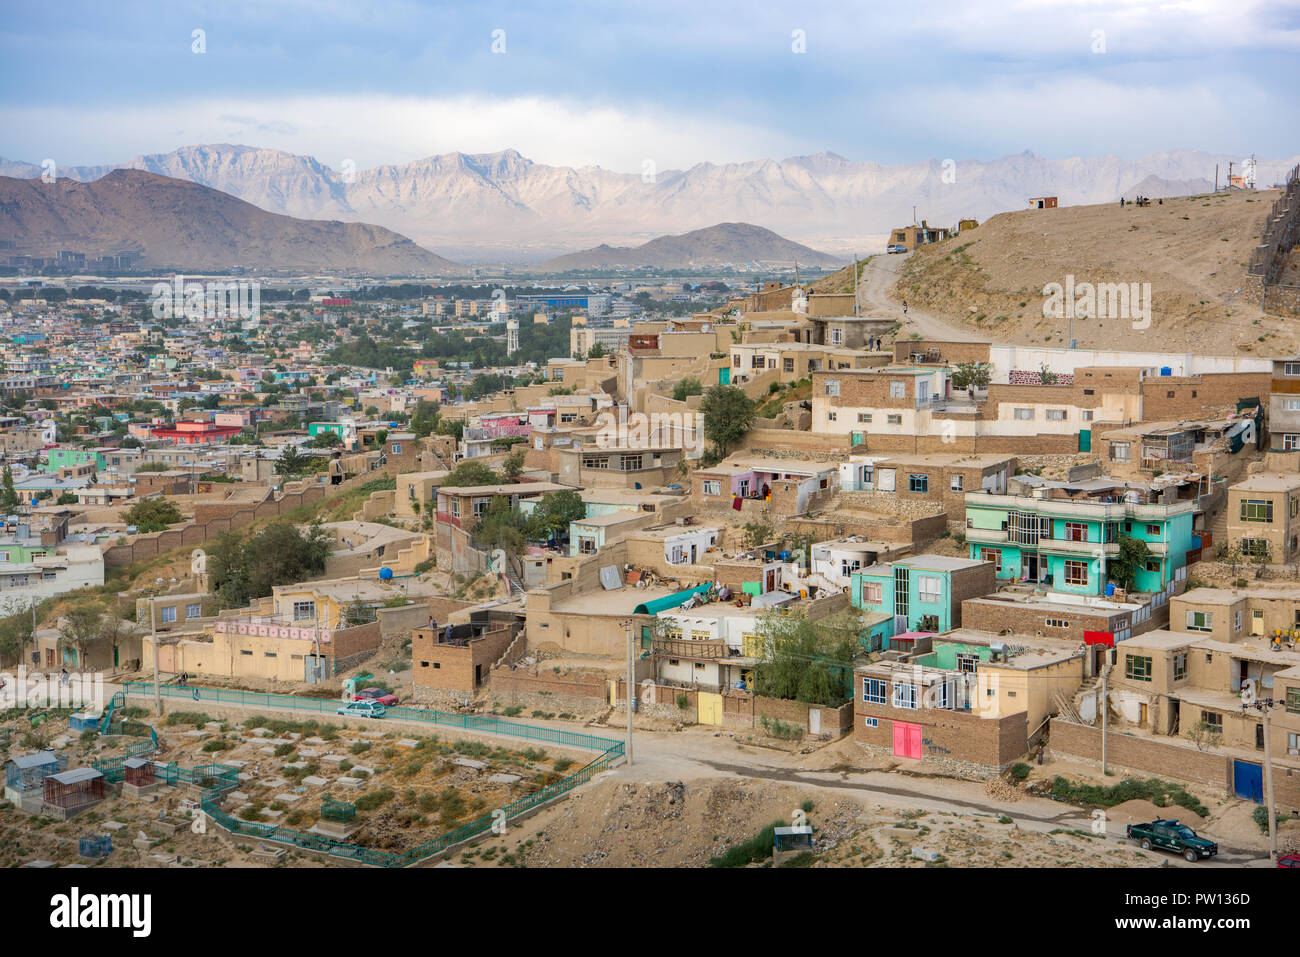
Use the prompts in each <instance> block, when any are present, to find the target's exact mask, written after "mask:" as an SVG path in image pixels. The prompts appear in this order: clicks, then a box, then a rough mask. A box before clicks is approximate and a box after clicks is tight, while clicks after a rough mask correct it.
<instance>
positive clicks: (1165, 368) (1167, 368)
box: [1160, 366, 1174, 376]
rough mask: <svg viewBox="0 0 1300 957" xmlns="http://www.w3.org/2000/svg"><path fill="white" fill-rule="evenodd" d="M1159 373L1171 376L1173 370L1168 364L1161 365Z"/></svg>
mask: <svg viewBox="0 0 1300 957" xmlns="http://www.w3.org/2000/svg"><path fill="white" fill-rule="evenodd" d="M1160 374H1161V375H1162V376H1171V375H1173V374H1174V370H1173V369H1172V368H1171V367H1170V366H1161V367H1160Z"/></svg>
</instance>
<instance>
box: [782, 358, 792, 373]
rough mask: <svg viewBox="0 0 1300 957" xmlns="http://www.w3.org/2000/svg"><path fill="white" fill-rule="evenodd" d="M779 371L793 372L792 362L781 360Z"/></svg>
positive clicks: (790, 360)
mask: <svg viewBox="0 0 1300 957" xmlns="http://www.w3.org/2000/svg"><path fill="white" fill-rule="evenodd" d="M781 371H782V372H793V371H794V360H793V359H782V360H781Z"/></svg>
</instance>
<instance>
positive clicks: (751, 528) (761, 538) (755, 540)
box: [741, 522, 772, 548]
mask: <svg viewBox="0 0 1300 957" xmlns="http://www.w3.org/2000/svg"><path fill="white" fill-rule="evenodd" d="M771 540H772V526H771V525H768V524H767V523H766V522H748V523H747V524H746V525H745V537H744V538H743V539H742V541H741V544H742V545H744V546H745V548H758V547H759V546H760V545H766V544H767V543H768V542H770V541H771Z"/></svg>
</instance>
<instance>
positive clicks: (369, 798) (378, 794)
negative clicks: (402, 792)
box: [356, 788, 397, 811]
mask: <svg viewBox="0 0 1300 957" xmlns="http://www.w3.org/2000/svg"><path fill="white" fill-rule="evenodd" d="M396 796H397V793H396V792H395V791H393V789H392V788H380V789H379V790H378V791H367V792H366V793H365V794H363V795H361V796H360V797H359V798H357V801H356V804H357V810H358V811H373V810H374V809H375V808H377V807H379V806H380V805H381V804H386V803H388V802H389V801H391V800H392V799H393V798H395V797H396Z"/></svg>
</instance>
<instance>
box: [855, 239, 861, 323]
mask: <svg viewBox="0 0 1300 957" xmlns="http://www.w3.org/2000/svg"><path fill="white" fill-rule="evenodd" d="M861 271H862V267H860V266H859V265H858V254H857V253H854V254H853V315H854V318H856V317H857V315H858V273H860V272H861Z"/></svg>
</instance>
